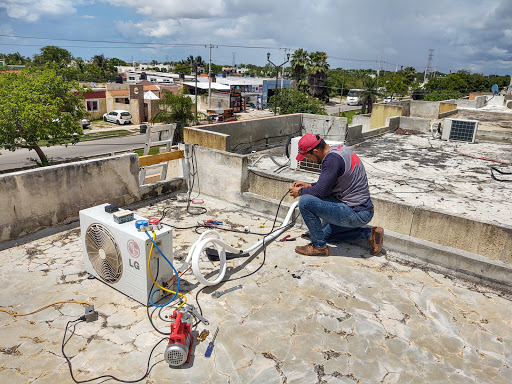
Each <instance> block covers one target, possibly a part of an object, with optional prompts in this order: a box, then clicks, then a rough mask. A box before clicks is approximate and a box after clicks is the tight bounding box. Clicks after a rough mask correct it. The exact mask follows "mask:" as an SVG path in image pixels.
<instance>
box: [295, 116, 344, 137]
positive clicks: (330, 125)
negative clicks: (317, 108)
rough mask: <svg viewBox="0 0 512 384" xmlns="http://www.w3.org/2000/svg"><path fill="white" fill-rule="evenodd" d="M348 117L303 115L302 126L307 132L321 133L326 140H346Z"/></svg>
mask: <svg viewBox="0 0 512 384" xmlns="http://www.w3.org/2000/svg"><path fill="white" fill-rule="evenodd" d="M347 125H348V119H347V118H346V117H337V116H327V115H313V114H309V113H305V114H304V115H302V126H303V127H304V130H305V131H306V133H313V134H315V135H320V136H321V137H322V138H323V139H325V140H335V141H339V140H344V138H345V136H346V133H347Z"/></svg>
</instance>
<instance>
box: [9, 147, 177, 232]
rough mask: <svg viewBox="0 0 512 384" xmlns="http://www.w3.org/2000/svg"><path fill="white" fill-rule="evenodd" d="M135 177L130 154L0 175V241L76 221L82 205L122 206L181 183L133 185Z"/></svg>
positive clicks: (136, 164)
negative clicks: (104, 204)
mask: <svg viewBox="0 0 512 384" xmlns="http://www.w3.org/2000/svg"><path fill="white" fill-rule="evenodd" d="M138 177H139V158H138V156H137V155H136V154H134V153H132V154H125V155H118V156H112V157H108V158H101V159H94V160H85V161H79V162H75V163H67V164H61V165H55V166H51V167H44V168H37V169H30V170H27V171H20V172H14V173H6V174H3V175H0V212H2V216H1V217H0V242H4V241H9V240H15V239H17V238H19V237H22V236H25V235H28V234H31V233H35V232H37V231H40V230H43V229H47V228H51V227H55V226H60V225H65V224H69V223H71V222H74V221H77V220H78V211H79V210H81V209H84V208H88V207H92V206H95V205H98V204H103V203H111V204H116V205H118V206H125V205H128V204H132V203H134V202H137V201H139V200H141V199H150V198H155V197H158V196H160V195H162V194H167V193H170V192H173V191H176V190H179V189H181V188H182V187H183V186H184V181H183V180H182V179H175V180H172V181H168V182H159V183H156V184H154V185H152V186H146V187H144V188H142V189H139V181H138Z"/></svg>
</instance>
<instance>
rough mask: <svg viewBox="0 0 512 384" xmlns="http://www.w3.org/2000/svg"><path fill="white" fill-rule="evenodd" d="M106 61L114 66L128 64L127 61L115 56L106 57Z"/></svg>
mask: <svg viewBox="0 0 512 384" xmlns="http://www.w3.org/2000/svg"><path fill="white" fill-rule="evenodd" d="M108 62H109V63H110V65H113V66H114V67H119V66H127V65H128V63H127V62H126V61H123V60H121V59H118V58H117V57H112V58H111V59H108Z"/></svg>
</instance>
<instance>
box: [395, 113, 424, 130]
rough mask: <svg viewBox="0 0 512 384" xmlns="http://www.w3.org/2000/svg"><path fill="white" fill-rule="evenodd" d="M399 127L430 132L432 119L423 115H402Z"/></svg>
mask: <svg viewBox="0 0 512 384" xmlns="http://www.w3.org/2000/svg"><path fill="white" fill-rule="evenodd" d="M399 127H400V128H403V129H414V130H417V131H422V132H426V133H428V132H430V119H425V118H423V117H407V116H400V123H399Z"/></svg>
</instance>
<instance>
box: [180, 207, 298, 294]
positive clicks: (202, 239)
mask: <svg viewBox="0 0 512 384" xmlns="http://www.w3.org/2000/svg"><path fill="white" fill-rule="evenodd" d="M298 204H299V203H298V202H297V201H296V202H294V203H293V204H292V205H291V206H290V209H289V210H288V213H287V214H286V217H285V219H284V221H283V223H282V224H281V226H280V227H279V228H277V229H276V230H275V231H274V232H272V233H271V234H269V235H268V236H265V237H264V238H263V239H261V240H259V241H258V242H257V243H255V244H254V245H253V246H251V247H249V248H247V249H244V250H240V249H237V248H234V247H232V246H231V245H229V244H227V243H226V242H225V241H224V240H222V237H221V235H220V234H219V232H217V231H216V230H214V229H210V230H207V231H205V232H203V233H202V234H201V236H199V239H197V240H196V242H195V243H194V244H192V247H190V250H189V251H188V255H187V259H186V260H185V262H184V263H183V265H182V266H181V267H180V268H179V270H178V272H183V271H185V270H186V269H187V268H188V267H189V265H192V272H194V276H195V277H196V279H197V280H198V281H199V282H200V283H202V284H204V285H209V286H212V285H217V284H219V283H220V282H221V281H222V279H223V278H224V275H225V274H226V250H227V251H229V252H231V253H250V252H252V251H254V250H256V249H258V248H260V247H261V246H263V245H264V243H268V242H270V241H272V240H274V239H275V238H276V237H278V236H280V235H281V234H282V233H283V232H284V231H286V230H287V229H288V228H289V224H290V221H291V219H292V215H293V211H294V210H295V208H297V205H298ZM208 235H213V236H215V237H206V236H208ZM210 243H211V244H213V245H214V246H215V248H217V251H218V252H219V260H220V266H219V275H218V276H217V278H216V279H215V280H213V281H210V280H206V278H205V277H204V275H203V274H202V273H201V269H200V267H199V260H200V259H201V252H203V250H204V249H205V248H207V247H208V245H209V244H210Z"/></svg>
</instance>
